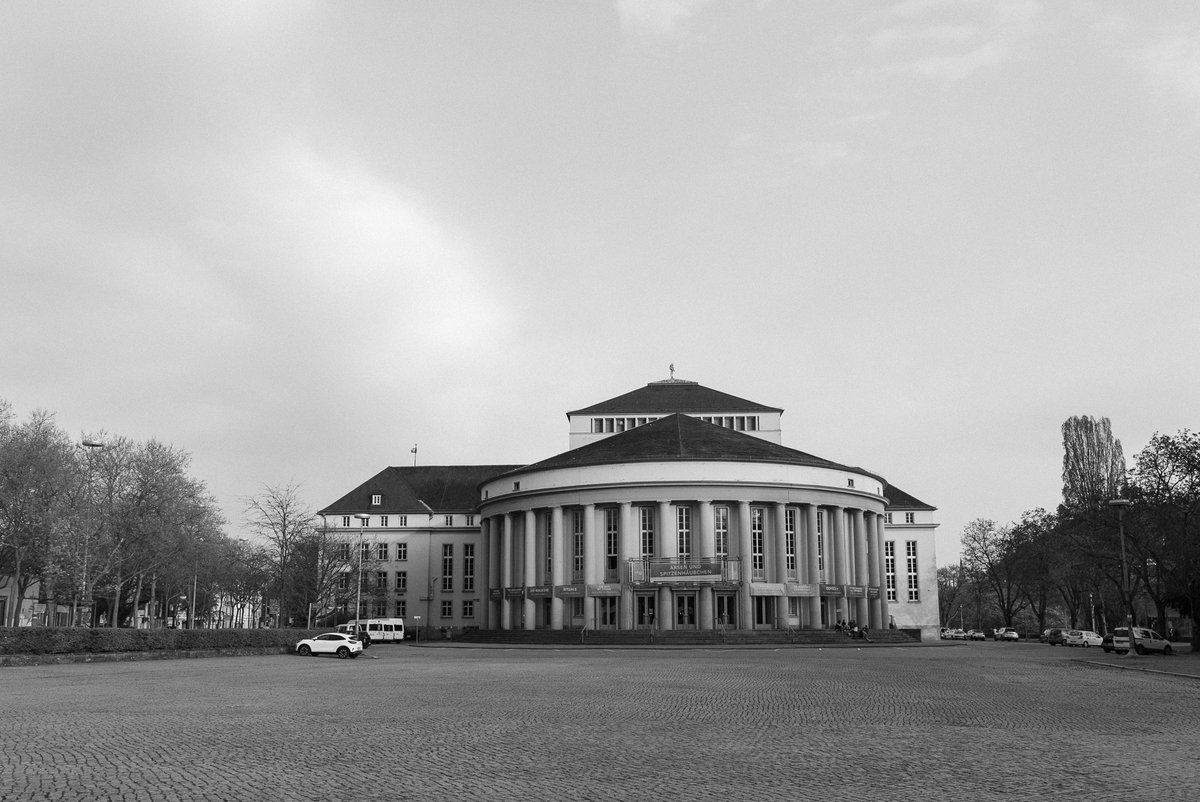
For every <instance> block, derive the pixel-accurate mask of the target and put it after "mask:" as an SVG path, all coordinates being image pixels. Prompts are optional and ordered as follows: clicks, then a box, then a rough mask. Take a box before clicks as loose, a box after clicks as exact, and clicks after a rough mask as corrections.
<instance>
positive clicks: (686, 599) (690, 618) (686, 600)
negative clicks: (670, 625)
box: [675, 593, 696, 629]
mask: <svg viewBox="0 0 1200 802" xmlns="http://www.w3.org/2000/svg"><path fill="white" fill-rule="evenodd" d="M675 628H676V629H695V628H696V594H695V593H678V594H676V595H675Z"/></svg>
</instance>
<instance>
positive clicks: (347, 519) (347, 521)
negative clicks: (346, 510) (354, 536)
mask: <svg viewBox="0 0 1200 802" xmlns="http://www.w3.org/2000/svg"><path fill="white" fill-rule="evenodd" d="M349 525H350V516H349V515H343V516H342V526H349Z"/></svg>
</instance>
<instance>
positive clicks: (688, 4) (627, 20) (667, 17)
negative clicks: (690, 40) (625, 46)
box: [617, 0, 712, 39]
mask: <svg viewBox="0 0 1200 802" xmlns="http://www.w3.org/2000/svg"><path fill="white" fill-rule="evenodd" d="M711 2H712V0H617V15H618V16H619V18H620V20H621V27H622V28H623V29H625V30H626V31H627V32H629V33H633V34H642V35H649V36H653V37H659V38H668V39H671V38H680V37H683V36H684V35H685V33H686V28H687V24H688V22H690V21H691V20H692V18H693V17H695V16H696V14H697V13H698V12H699V11H700V10H701V9H703V8H704V7H705V6H707V5H710V4H711Z"/></svg>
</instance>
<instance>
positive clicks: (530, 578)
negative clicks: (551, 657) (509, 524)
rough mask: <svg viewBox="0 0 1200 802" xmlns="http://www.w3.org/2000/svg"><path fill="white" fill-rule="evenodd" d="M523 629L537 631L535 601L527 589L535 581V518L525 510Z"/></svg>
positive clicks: (533, 514) (532, 513)
mask: <svg viewBox="0 0 1200 802" xmlns="http://www.w3.org/2000/svg"><path fill="white" fill-rule="evenodd" d="M522 528H523V529H524V533H523V534H524V538H523V539H524V541H525V570H524V571H523V574H522V575H523V577H524V580H525V594H526V596H525V614H524V619H525V629H537V599H531V598H529V595H528V594H529V588H530V586H531V585H536V584H538V581H537V516H536V515H535V513H534V511H533V510H525V526H524V527H522Z"/></svg>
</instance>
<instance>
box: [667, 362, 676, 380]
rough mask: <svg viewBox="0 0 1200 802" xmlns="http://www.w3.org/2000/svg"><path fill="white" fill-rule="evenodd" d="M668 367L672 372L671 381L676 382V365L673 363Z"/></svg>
mask: <svg viewBox="0 0 1200 802" xmlns="http://www.w3.org/2000/svg"><path fill="white" fill-rule="evenodd" d="M667 367H668V368H669V369H670V370H671V379H672V380H674V378H675V363H674V362H672V363H671V364H670V365H667Z"/></svg>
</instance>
